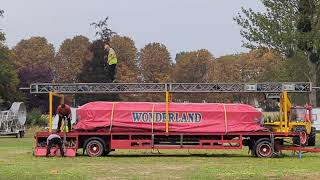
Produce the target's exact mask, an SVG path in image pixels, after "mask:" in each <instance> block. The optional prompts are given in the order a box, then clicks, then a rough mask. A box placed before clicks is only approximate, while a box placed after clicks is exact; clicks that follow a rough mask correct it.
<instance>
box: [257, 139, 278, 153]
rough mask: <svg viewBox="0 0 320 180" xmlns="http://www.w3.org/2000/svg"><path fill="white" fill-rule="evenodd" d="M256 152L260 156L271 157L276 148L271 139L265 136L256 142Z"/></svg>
mask: <svg viewBox="0 0 320 180" xmlns="http://www.w3.org/2000/svg"><path fill="white" fill-rule="evenodd" d="M254 150H255V154H256V155H257V157H260V158H270V157H273V155H274V148H273V147H272V145H271V142H270V140H268V139H266V138H264V139H260V140H258V141H257V142H256V144H255V149H254Z"/></svg>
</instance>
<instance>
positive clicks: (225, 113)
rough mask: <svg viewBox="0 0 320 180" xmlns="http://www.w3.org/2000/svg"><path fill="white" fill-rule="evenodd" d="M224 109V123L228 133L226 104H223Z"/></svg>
mask: <svg viewBox="0 0 320 180" xmlns="http://www.w3.org/2000/svg"><path fill="white" fill-rule="evenodd" d="M223 109H224V125H225V134H227V133H228V118H227V109H226V105H225V104H223Z"/></svg>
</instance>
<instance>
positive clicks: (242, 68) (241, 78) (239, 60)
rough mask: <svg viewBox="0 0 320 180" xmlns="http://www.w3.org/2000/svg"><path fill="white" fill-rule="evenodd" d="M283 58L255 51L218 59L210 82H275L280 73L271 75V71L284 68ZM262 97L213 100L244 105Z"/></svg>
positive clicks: (236, 95) (246, 96) (266, 51)
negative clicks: (225, 100) (224, 100)
mask: <svg viewBox="0 0 320 180" xmlns="http://www.w3.org/2000/svg"><path fill="white" fill-rule="evenodd" d="M283 62H284V61H283V60H282V57H281V56H280V55H278V54H276V53H275V52H273V51H270V50H267V49H259V50H253V51H251V52H249V53H242V54H236V55H228V56H222V57H220V58H217V59H216V60H215V61H213V62H212V64H211V66H210V71H209V75H208V78H209V81H210V82H226V83H235V82H238V83H243V82H245V83H249V82H266V81H269V82H273V81H274V78H275V76H278V75H279V74H278V73H276V72H275V73H274V74H272V73H271V74H270V71H271V70H273V69H275V68H279V67H282V66H283ZM256 97H258V98H259V97H261V96H260V95H258V94H255V95H254V96H252V95H247V94H240V93H239V94H234V95H233V96H230V95H229V96H226V95H215V96H212V98H213V99H218V100H223V99H227V100H229V101H237V102H243V103H249V102H251V103H252V102H253V101H254V98H256Z"/></svg>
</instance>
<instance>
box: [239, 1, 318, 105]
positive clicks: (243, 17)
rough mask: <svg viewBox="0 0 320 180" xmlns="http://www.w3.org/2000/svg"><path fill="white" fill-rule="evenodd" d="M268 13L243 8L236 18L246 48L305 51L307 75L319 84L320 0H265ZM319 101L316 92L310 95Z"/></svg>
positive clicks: (288, 53)
mask: <svg viewBox="0 0 320 180" xmlns="http://www.w3.org/2000/svg"><path fill="white" fill-rule="evenodd" d="M262 3H263V5H264V6H265V8H266V12H265V13H259V12H254V11H253V10H252V9H250V8H249V9H245V8H242V13H239V14H238V16H237V17H235V18H234V19H235V21H236V22H237V23H238V24H239V25H240V26H241V27H242V30H241V32H240V33H241V35H242V36H243V37H244V38H245V39H246V42H244V44H243V45H244V46H245V47H247V48H251V49H254V48H261V47H266V48H270V49H274V50H276V51H278V52H279V53H281V54H282V55H285V56H286V57H293V56H295V55H296V54H300V53H299V51H302V54H304V58H303V59H301V60H304V61H306V63H307V64H308V66H309V68H310V73H309V74H308V79H309V81H311V82H312V83H313V85H316V84H317V71H318V70H319V57H320V56H319V53H320V41H319V37H320V31H319V30H320V26H319V20H318V19H319V13H320V1H319V0H292V1H285V0H281V1H279V0H262ZM310 102H311V103H312V104H313V105H314V106H315V105H316V92H315V91H313V92H312V93H311V95H310Z"/></svg>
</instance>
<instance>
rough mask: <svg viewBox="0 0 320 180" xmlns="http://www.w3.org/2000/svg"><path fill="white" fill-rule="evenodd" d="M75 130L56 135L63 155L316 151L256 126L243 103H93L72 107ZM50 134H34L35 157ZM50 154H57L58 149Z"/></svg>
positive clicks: (250, 110)
mask: <svg viewBox="0 0 320 180" xmlns="http://www.w3.org/2000/svg"><path fill="white" fill-rule="evenodd" d="M77 116H78V118H79V119H78V122H77V123H76V125H75V130H74V131H71V132H68V133H60V136H61V137H64V144H65V155H66V156H75V155H76V152H77V150H78V149H81V148H82V149H83V152H84V153H85V152H86V153H87V154H88V155H89V156H101V155H107V154H109V153H110V152H111V151H114V150H116V149H225V150H228V149H230V150H231V149H232V150H234V149H239V150H240V149H242V148H243V147H244V146H248V147H249V149H250V150H251V154H252V155H253V156H257V157H263V158H268V157H274V156H276V155H278V154H280V153H281V151H282V150H303V151H315V152H316V151H319V149H316V148H312V149H310V148H308V149H307V148H304V147H300V146H295V145H287V146H284V144H286V140H287V139H290V140H291V139H292V138H293V137H296V138H300V137H302V133H301V132H287V133H285V132H271V131H270V130H269V129H267V128H265V127H263V126H262V125H260V121H261V112H259V111H257V110H256V109H254V108H253V107H251V106H248V105H243V104H211V103H204V104H192V103H190V104H177V103H170V105H168V106H167V104H164V103H125V102H93V103H89V104H86V105H84V106H81V107H80V108H79V109H78V110H77ZM49 134H50V132H38V133H36V135H35V147H34V148H35V149H34V155H35V156H44V155H45V154H46V139H47V137H48V136H49ZM53 151H57V152H56V155H58V156H59V154H60V153H59V150H56V149H54V148H52V153H53Z"/></svg>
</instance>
